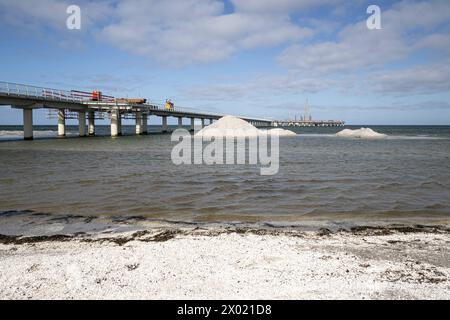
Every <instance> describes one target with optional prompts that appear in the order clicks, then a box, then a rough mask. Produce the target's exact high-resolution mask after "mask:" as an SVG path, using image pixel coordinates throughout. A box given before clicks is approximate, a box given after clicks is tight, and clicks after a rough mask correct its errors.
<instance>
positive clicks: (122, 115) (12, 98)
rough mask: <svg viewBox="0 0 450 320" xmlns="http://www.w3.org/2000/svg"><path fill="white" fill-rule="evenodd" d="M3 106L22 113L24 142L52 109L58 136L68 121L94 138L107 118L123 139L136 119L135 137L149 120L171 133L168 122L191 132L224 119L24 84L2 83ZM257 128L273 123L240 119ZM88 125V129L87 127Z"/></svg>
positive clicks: (81, 133)
mask: <svg viewBox="0 0 450 320" xmlns="http://www.w3.org/2000/svg"><path fill="white" fill-rule="evenodd" d="M0 106H11V107H12V108H16V109H21V110H22V111H23V135H24V139H25V140H32V139H33V110H35V109H49V111H50V113H52V112H53V113H54V114H56V115H55V118H57V123H58V136H60V137H64V136H65V134H66V120H67V119H77V120H78V126H79V136H80V137H85V136H94V135H95V120H96V119H105V118H108V119H109V120H110V123H111V136H113V137H117V136H120V135H122V120H123V119H134V120H135V125H136V134H137V135H142V134H147V133H148V119H149V117H150V116H156V117H160V118H161V125H162V131H163V132H168V125H167V118H169V117H174V118H177V119H178V126H179V127H182V126H183V119H186V118H187V119H190V129H191V130H192V131H193V130H194V125H195V120H196V119H198V120H200V121H201V127H202V128H203V127H204V126H205V125H207V124H211V123H213V122H214V121H215V120H218V119H220V118H221V117H223V116H224V115H222V114H217V113H210V112H205V111H201V110H196V109H188V108H179V107H175V106H173V105H172V107H171V108H167V107H166V106H165V105H160V104H154V103H147V102H146V99H120V98H119V99H117V98H114V97H111V96H104V95H102V94H101V93H99V92H97V91H93V92H92V93H91V92H81V91H75V90H71V91H68V90H59V89H50V88H43V87H36V86H30V85H24V84H17V83H9V82H0ZM240 118H241V119H243V120H245V121H248V122H249V123H251V124H252V125H254V126H257V127H269V126H272V125H273V120H270V119H260V118H249V117H240ZM86 122H87V125H86Z"/></svg>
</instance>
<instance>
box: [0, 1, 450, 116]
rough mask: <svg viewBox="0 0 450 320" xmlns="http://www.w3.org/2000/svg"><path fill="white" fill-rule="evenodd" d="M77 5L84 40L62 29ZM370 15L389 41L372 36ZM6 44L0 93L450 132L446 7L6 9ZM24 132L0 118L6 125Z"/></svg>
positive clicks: (59, 5)
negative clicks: (12, 86) (70, 94)
mask: <svg viewBox="0 0 450 320" xmlns="http://www.w3.org/2000/svg"><path fill="white" fill-rule="evenodd" d="M70 4H76V5H78V6H79V7H80V8H81V14H82V16H81V18H82V20H81V22H82V27H81V30H68V29H67V27H66V19H67V17H68V14H67V13H66V12H65V11H66V8H67V7H68V6H69V5H70ZM371 4H375V5H378V6H380V8H381V23H382V29H381V30H369V29H368V28H367V27H366V19H367V18H368V17H369V14H367V13H366V9H367V7H368V6H369V5H371ZM0 38H1V39H2V41H1V42H0V43H1V44H0V45H1V50H0V61H1V62H0V63H1V73H0V81H7V82H18V83H26V84H33V85H38V86H46V87H52V88H58V89H59V88H60V89H81V90H86V91H90V90H93V89H100V90H102V91H103V92H104V93H106V94H111V95H114V96H116V97H127V96H128V97H141V96H142V97H146V98H148V99H149V100H150V101H155V102H161V101H163V100H165V99H166V98H172V99H173V100H174V101H175V104H176V105H179V106H183V107H192V108H198V109H203V110H212V111H215V112H220V113H224V114H235V115H246V116H258V117H269V118H274V119H288V118H293V117H295V116H296V115H300V114H301V113H302V111H303V106H304V103H305V100H306V99H309V101H310V105H311V111H312V115H313V117H314V118H316V119H338V120H345V121H347V122H348V123H350V124H450V2H449V1H446V0H442V1H441V0H435V1H363V0H355V1H344V0H227V1H225V2H224V1H215V0H164V1H161V0H146V1H144V0H127V1H118V0H100V1H95V2H94V1H87V0H80V1H76V0H70V1H66V0H61V1H59V0H41V1H39V2H36V1H31V0H16V1H14V2H11V1H9V0H0ZM35 119H36V123H38V124H44V123H53V122H54V120H47V119H46V117H45V112H43V111H41V112H37V113H36V116H35ZM52 121H53V122H52ZM16 123H17V124H20V123H21V114H20V112H19V111H17V110H11V109H10V108H9V107H0V124H16Z"/></svg>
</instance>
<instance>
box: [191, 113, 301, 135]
mask: <svg viewBox="0 0 450 320" xmlns="http://www.w3.org/2000/svg"><path fill="white" fill-rule="evenodd" d="M266 133H269V134H270V135H277V136H280V137H282V136H283V137H286V136H295V135H297V134H296V133H295V132H292V131H289V130H284V129H271V130H259V129H258V128H256V127H255V126H253V125H251V124H250V123H248V122H247V121H245V120H242V119H240V118H237V117H234V116H225V117H222V118H220V119H219V120H217V121H216V122H215V123H213V124H211V125H209V126H207V127H205V128H203V129H202V130H200V131H199V132H198V133H197V134H196V136H199V137H257V136H259V135H261V134H266Z"/></svg>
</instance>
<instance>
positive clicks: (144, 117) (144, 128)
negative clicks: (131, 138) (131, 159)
mask: <svg viewBox="0 0 450 320" xmlns="http://www.w3.org/2000/svg"><path fill="white" fill-rule="evenodd" d="M147 133H148V114H146V113H144V114H143V115H142V134H147Z"/></svg>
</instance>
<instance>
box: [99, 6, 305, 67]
mask: <svg viewBox="0 0 450 320" xmlns="http://www.w3.org/2000/svg"><path fill="white" fill-rule="evenodd" d="M116 13H117V19H116V20H117V22H115V23H113V24H111V25H109V26H107V27H106V28H105V29H104V30H103V31H102V32H101V34H100V38H101V39H104V40H105V41H107V42H109V43H111V44H113V45H114V46H118V47H120V48H121V49H123V50H126V51H128V52H132V53H136V54H139V55H143V56H147V57H150V58H152V59H154V60H156V61H158V62H162V63H164V64H170V65H187V64H196V63H209V62H215V61H220V60H223V59H225V58H228V57H229V56H231V55H232V54H234V53H236V52H238V51H240V50H243V49H249V48H257V47H265V46H275V45H279V44H282V43H286V42H289V41H298V40H300V39H302V38H304V37H306V36H310V35H311V34H312V32H311V30H309V29H307V28H301V27H299V26H297V25H295V24H294V23H292V22H291V21H290V18H289V16H288V15H284V14H281V15H280V14H272V13H265V14H254V13H247V12H239V11H237V12H234V13H230V14H224V5H223V3H222V2H220V1H214V0H170V1H167V0H166V1H161V0H151V1H142V0H129V1H123V2H121V3H119V5H118V6H117V9H116Z"/></svg>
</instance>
